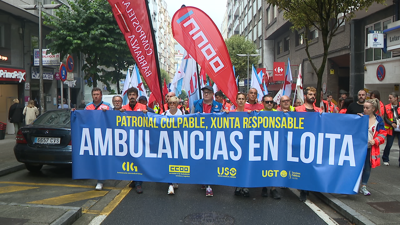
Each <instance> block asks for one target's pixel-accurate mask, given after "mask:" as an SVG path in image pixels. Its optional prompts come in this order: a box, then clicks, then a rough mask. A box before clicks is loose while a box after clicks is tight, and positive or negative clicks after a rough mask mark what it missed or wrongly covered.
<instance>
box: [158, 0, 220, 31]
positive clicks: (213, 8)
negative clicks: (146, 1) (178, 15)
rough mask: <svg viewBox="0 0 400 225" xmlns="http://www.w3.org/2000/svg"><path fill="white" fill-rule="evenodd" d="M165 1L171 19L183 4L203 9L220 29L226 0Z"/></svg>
mask: <svg viewBox="0 0 400 225" xmlns="http://www.w3.org/2000/svg"><path fill="white" fill-rule="evenodd" d="M165 2H166V3H167V7H168V8H167V10H168V13H169V15H170V16H171V19H172V16H173V15H174V14H175V12H176V11H178V9H180V8H181V6H182V5H183V4H185V5H186V6H194V7H196V8H199V9H201V10H203V11H204V12H205V13H206V14H207V15H208V16H209V17H210V18H211V19H212V20H213V21H214V23H215V25H217V27H218V28H220V30H221V23H222V20H223V19H224V14H225V11H226V0H165Z"/></svg>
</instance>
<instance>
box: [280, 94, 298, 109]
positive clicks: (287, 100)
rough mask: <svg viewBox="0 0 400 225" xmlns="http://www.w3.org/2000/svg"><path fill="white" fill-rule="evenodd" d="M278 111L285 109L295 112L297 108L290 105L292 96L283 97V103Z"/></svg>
mask: <svg viewBox="0 0 400 225" xmlns="http://www.w3.org/2000/svg"><path fill="white" fill-rule="evenodd" d="M278 111H283V112H285V113H286V112H295V111H296V109H295V108H294V107H293V106H291V105H290V98H289V97H288V96H286V95H284V96H282V97H281V104H280V106H279V107H278Z"/></svg>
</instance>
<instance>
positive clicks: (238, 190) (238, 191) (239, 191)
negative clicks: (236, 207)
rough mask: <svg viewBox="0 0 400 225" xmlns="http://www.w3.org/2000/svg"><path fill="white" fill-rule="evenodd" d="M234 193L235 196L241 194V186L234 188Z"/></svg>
mask: <svg viewBox="0 0 400 225" xmlns="http://www.w3.org/2000/svg"><path fill="white" fill-rule="evenodd" d="M235 195H236V196H240V195H242V188H240V187H237V188H235Z"/></svg>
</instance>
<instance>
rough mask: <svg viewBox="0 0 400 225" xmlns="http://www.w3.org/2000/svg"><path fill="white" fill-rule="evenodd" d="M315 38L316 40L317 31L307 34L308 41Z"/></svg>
mask: <svg viewBox="0 0 400 225" xmlns="http://www.w3.org/2000/svg"><path fill="white" fill-rule="evenodd" d="M316 38H318V30H317V29H315V30H312V31H310V32H309V34H308V39H309V40H314V39H316Z"/></svg>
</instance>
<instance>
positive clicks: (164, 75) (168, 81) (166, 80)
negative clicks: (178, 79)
mask: <svg viewBox="0 0 400 225" xmlns="http://www.w3.org/2000/svg"><path fill="white" fill-rule="evenodd" d="M160 73H161V81H162V84H161V85H164V79H165V82H166V83H167V84H169V83H171V78H170V77H169V74H168V73H167V71H165V70H163V69H161V68H160Z"/></svg>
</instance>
